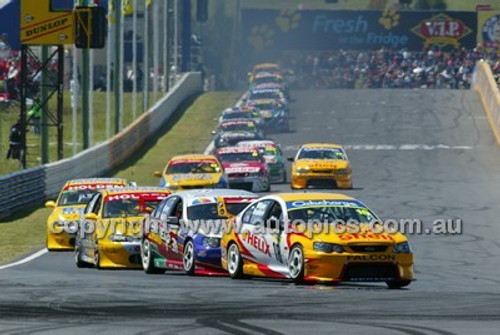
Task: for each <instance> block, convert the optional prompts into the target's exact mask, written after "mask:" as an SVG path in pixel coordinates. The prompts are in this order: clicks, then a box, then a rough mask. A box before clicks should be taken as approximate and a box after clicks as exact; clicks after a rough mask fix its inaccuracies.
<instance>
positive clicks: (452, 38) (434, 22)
mask: <svg viewBox="0 0 500 335" xmlns="http://www.w3.org/2000/svg"><path fill="white" fill-rule="evenodd" d="M411 31H412V32H413V33H414V34H416V35H418V36H420V37H421V38H423V39H424V40H425V42H424V46H426V47H428V46H430V45H437V46H440V47H444V46H448V45H451V46H453V47H455V48H459V47H460V40H461V39H462V38H464V37H465V36H467V35H469V34H470V33H472V29H470V28H469V27H467V26H466V25H465V24H464V23H463V22H462V21H461V20H457V19H454V18H452V17H450V16H448V15H446V14H442V13H441V14H438V15H436V16H433V17H432V18H430V19H428V20H423V21H421V22H420V23H419V24H418V25H417V26H415V27H413V28H412V29H411Z"/></svg>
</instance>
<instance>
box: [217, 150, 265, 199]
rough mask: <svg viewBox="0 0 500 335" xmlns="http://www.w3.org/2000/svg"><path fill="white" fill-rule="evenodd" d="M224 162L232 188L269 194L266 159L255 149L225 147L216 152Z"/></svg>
mask: <svg viewBox="0 0 500 335" xmlns="http://www.w3.org/2000/svg"><path fill="white" fill-rule="evenodd" d="M215 156H217V158H218V159H219V160H220V161H221V162H222V166H223V167H224V171H225V173H226V174H227V180H228V182H229V187H230V188H238V189H243V190H248V191H252V192H269V190H270V188H271V182H270V176H269V169H268V167H267V164H266V161H265V159H264V157H263V156H262V155H261V154H260V152H259V150H258V149H257V148H254V147H225V148H220V149H217V150H216V151H215Z"/></svg>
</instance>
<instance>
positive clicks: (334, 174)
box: [288, 143, 352, 189]
mask: <svg viewBox="0 0 500 335" xmlns="http://www.w3.org/2000/svg"><path fill="white" fill-rule="evenodd" d="M288 160H289V161H291V162H293V165H292V181H291V186H292V189H304V188H307V187H309V186H312V187H321V188H334V187H337V188H343V189H347V188H352V176H351V174H352V170H351V164H350V163H349V160H348V158H347V154H346V152H345V150H344V148H342V146H340V145H338V144H327V143H311V144H304V145H303V146H302V147H300V149H299V151H298V152H297V155H296V156H295V158H288Z"/></svg>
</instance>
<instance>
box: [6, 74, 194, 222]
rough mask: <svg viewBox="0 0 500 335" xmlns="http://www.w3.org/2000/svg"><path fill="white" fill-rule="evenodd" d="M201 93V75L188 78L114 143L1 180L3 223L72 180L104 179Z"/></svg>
mask: <svg viewBox="0 0 500 335" xmlns="http://www.w3.org/2000/svg"><path fill="white" fill-rule="evenodd" d="M200 91H201V75H200V73H187V74H184V75H183V76H182V77H181V79H180V80H179V81H178V82H177V84H176V85H175V86H174V87H173V88H172V90H171V91H170V92H169V93H167V94H166V95H165V97H163V98H162V99H161V100H160V101H158V102H157V103H156V104H155V105H154V106H153V107H152V108H151V109H150V110H149V111H148V112H146V113H144V114H143V115H142V116H141V117H139V118H138V119H137V120H136V121H135V122H134V123H132V124H131V125H130V126H128V127H127V128H126V129H124V130H123V131H122V132H121V133H119V134H117V135H115V136H114V137H112V138H111V139H110V140H108V141H106V142H103V143H101V144H99V145H97V146H95V147H92V148H90V149H88V150H85V151H82V152H81V153H79V154H77V155H75V156H73V157H71V158H67V159H64V160H61V161H58V162H54V163H50V164H46V165H42V166H39V167H35V168H32V169H28V170H25V171H20V172H16V173H12V174H9V175H6V176H3V177H0V219H2V218H5V217H7V216H9V215H11V214H12V213H14V212H15V211H17V210H19V209H22V208H24V207H25V206H28V205H30V206H31V205H39V204H41V203H42V202H43V201H44V200H45V199H47V198H51V197H55V196H56V195H57V194H58V193H59V191H60V190H61V187H62V186H63V185H64V183H65V182H66V181H67V180H69V179H74V178H89V177H99V176H103V175H105V174H106V173H107V172H108V171H110V170H111V169H113V168H115V167H117V166H119V165H120V164H122V163H124V162H125V161H126V160H127V159H128V158H129V157H130V156H131V155H132V154H134V153H135V152H136V151H137V150H139V149H140V148H141V146H142V145H143V144H144V143H145V142H146V141H147V140H148V138H150V136H151V135H153V134H155V133H156V132H158V131H159V130H160V129H161V127H162V126H163V125H164V124H165V123H166V122H167V121H169V120H170V118H171V117H172V116H173V115H174V112H175V111H176V110H177V109H178V108H179V106H180V105H181V104H182V103H183V102H184V101H185V100H186V99H187V98H189V97H191V96H193V95H194V94H196V93H199V92H200Z"/></svg>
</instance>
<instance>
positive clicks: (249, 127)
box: [221, 123, 255, 132]
mask: <svg viewBox="0 0 500 335" xmlns="http://www.w3.org/2000/svg"><path fill="white" fill-rule="evenodd" d="M221 130H222V131H224V132H226V131H227V132H230V131H236V132H237V131H249V132H255V127H254V125H253V124H252V123H230V124H222V126H221Z"/></svg>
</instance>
